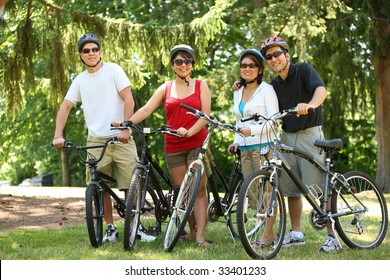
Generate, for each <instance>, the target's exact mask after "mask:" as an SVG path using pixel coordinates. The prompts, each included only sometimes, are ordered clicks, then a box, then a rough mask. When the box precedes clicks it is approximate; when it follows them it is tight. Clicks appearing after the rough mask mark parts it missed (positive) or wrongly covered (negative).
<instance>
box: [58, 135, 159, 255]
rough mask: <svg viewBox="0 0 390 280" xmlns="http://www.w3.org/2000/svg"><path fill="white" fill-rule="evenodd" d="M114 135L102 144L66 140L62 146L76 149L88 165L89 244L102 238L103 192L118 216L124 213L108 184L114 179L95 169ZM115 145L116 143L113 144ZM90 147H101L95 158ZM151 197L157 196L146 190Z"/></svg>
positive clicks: (94, 243)
mask: <svg viewBox="0 0 390 280" xmlns="http://www.w3.org/2000/svg"><path fill="white" fill-rule="evenodd" d="M116 140H117V139H116V137H112V138H109V139H107V141H106V142H105V143H104V144H98V145H91V146H77V145H75V144H74V143H72V142H68V141H66V142H65V144H64V148H71V149H73V150H74V151H76V153H77V155H78V157H79V159H80V161H81V162H82V163H84V164H86V165H87V166H88V167H89V173H90V177H91V181H90V182H89V183H88V184H87V188H86V191H85V212H86V213H85V214H86V215H85V218H86V222H87V228H88V235H89V240H90V242H91V245H92V246H93V247H99V246H101V245H102V240H103V218H104V203H103V194H104V192H107V193H109V194H110V195H111V197H112V198H113V199H114V201H115V202H114V208H115V209H116V210H117V211H118V214H119V216H120V217H122V218H124V217H125V213H126V205H125V202H124V200H122V199H121V198H119V196H118V195H117V194H116V193H115V192H114V191H113V190H112V189H111V187H110V186H109V184H116V179H115V178H113V177H111V176H109V175H107V174H104V173H102V172H100V171H98V170H97V165H98V163H99V162H100V161H101V160H102V158H103V155H104V153H105V151H106V148H107V146H108V145H109V144H113V145H114V144H115V143H117V141H116ZM115 145H116V144H115ZM118 145H120V144H119V143H118ZM90 149H101V153H100V156H99V157H98V158H95V157H94V156H93V155H92V154H91V153H89V152H88V150H90ZM148 193H149V194H150V195H149V197H152V201H154V202H152V204H153V205H154V203H157V198H156V197H153V194H154V193H153V192H152V191H150V190H148Z"/></svg>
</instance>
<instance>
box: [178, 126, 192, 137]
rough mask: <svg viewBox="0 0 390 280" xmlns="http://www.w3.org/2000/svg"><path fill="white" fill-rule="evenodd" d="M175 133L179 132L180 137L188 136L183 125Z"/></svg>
mask: <svg viewBox="0 0 390 280" xmlns="http://www.w3.org/2000/svg"><path fill="white" fill-rule="evenodd" d="M177 134H179V135H180V136H181V137H189V136H190V135H188V130H187V129H186V128H184V127H180V128H179V129H178V130H177Z"/></svg>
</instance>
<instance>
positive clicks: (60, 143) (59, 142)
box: [51, 137, 65, 149]
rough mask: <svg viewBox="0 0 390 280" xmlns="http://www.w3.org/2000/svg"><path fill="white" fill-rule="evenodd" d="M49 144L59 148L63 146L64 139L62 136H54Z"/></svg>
mask: <svg viewBox="0 0 390 280" xmlns="http://www.w3.org/2000/svg"><path fill="white" fill-rule="evenodd" d="M51 144H52V145H53V147H55V148H56V149H61V148H63V147H64V144H65V139H64V138H63V137H54V139H53V142H52V143H51Z"/></svg>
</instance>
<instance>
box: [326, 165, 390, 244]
mask: <svg viewBox="0 0 390 280" xmlns="http://www.w3.org/2000/svg"><path fill="white" fill-rule="evenodd" d="M344 179H345V184H341V183H338V185H337V186H336V189H335V190H333V193H332V203H331V205H332V207H331V209H332V214H336V217H335V218H334V220H335V226H336V230H337V232H338V234H339V236H340V238H341V239H342V240H343V241H344V243H345V244H346V245H347V246H349V247H350V248H357V249H372V248H374V247H377V246H379V245H380V244H381V243H382V241H383V239H384V238H385V235H386V232H387V226H388V212H387V205H386V200H385V198H384V196H383V194H382V192H380V191H379V188H378V185H377V184H376V182H375V181H374V180H373V179H372V178H371V177H370V176H369V175H367V174H365V173H363V172H360V171H350V172H347V173H346V174H344Z"/></svg>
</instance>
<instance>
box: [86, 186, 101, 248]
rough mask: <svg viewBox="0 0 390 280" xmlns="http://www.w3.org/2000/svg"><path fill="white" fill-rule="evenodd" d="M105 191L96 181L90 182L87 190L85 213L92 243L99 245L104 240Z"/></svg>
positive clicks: (95, 245) (94, 245)
mask: <svg viewBox="0 0 390 280" xmlns="http://www.w3.org/2000/svg"><path fill="white" fill-rule="evenodd" d="M102 195H103V192H102V191H101V190H100V187H99V186H98V185H97V184H95V183H90V184H89V185H88V186H87V189H86V191H85V212H86V213H85V214H86V216H85V217H86V220H87V228H88V235H89V240H90V242H91V245H92V246H93V247H99V246H101V245H102V240H103V197H102Z"/></svg>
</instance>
